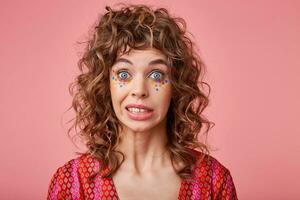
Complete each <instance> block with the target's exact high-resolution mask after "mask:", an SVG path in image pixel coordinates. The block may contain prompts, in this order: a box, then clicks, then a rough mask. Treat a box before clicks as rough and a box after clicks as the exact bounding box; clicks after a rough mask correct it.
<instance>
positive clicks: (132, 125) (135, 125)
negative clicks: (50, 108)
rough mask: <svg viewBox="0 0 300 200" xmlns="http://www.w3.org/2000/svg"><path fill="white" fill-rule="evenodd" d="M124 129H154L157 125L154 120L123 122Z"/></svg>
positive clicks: (135, 130) (142, 130)
mask: <svg viewBox="0 0 300 200" xmlns="http://www.w3.org/2000/svg"><path fill="white" fill-rule="evenodd" d="M123 126H124V128H125V129H128V130H130V131H132V132H146V131H150V130H151V129H154V128H155V127H157V126H158V124H157V123H155V122H149V121H148V122H134V121H133V122H127V123H123Z"/></svg>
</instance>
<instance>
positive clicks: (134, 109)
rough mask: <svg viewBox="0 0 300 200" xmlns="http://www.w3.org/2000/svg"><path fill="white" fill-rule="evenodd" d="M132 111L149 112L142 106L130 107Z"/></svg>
mask: <svg viewBox="0 0 300 200" xmlns="http://www.w3.org/2000/svg"><path fill="white" fill-rule="evenodd" d="M128 110H129V111H130V112H147V110H145V109H142V108H128Z"/></svg>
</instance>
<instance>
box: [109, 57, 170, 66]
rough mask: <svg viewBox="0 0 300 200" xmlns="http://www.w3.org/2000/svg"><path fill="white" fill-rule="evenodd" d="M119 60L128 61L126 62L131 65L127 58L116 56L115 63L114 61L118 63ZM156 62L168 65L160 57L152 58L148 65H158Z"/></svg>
mask: <svg viewBox="0 0 300 200" xmlns="http://www.w3.org/2000/svg"><path fill="white" fill-rule="evenodd" d="M119 62H124V63H128V64H131V65H133V63H132V62H131V61H130V60H127V59H125V58H118V59H117V60H116V62H115V64H116V63H119ZM158 64H162V65H166V66H168V63H167V62H166V61H165V60H163V59H160V58H159V59H155V60H152V61H151V62H149V65H158Z"/></svg>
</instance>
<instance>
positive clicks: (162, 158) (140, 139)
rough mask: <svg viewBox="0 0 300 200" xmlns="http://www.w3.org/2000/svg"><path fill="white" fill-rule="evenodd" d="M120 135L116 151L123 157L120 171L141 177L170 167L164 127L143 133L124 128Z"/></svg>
mask: <svg viewBox="0 0 300 200" xmlns="http://www.w3.org/2000/svg"><path fill="white" fill-rule="evenodd" d="M120 134H121V140H120V144H119V145H118V148H117V150H119V151H121V152H122V153H123V154H124V155H125V161H124V162H123V164H122V165H121V167H120V170H125V171H127V172H128V173H132V174H135V175H142V174H144V173H148V172H153V171H156V170H159V169H161V168H162V167H169V166H170V157H169V152H168V151H167V148H166V143H167V131H166V128H165V125H163V126H161V127H159V126H158V127H156V128H154V129H151V130H147V131H145V132H134V131H132V130H131V129H125V128H124V130H123V131H122V132H121V133H120Z"/></svg>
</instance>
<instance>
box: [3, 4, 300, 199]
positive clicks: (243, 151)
mask: <svg viewBox="0 0 300 200" xmlns="http://www.w3.org/2000/svg"><path fill="white" fill-rule="evenodd" d="M115 2H118V1H97V0H89V1H86V0H77V1H38V0H36V1H34V0H27V1H21V0H20V1H16V0H14V1H6V2H4V1H1V5H0V20H1V26H0V29H1V32H0V33H1V37H0V40H1V41H0V45H1V48H0V51H1V52H0V56H1V59H0V66H1V73H0V89H1V98H0V113H1V116H0V118H1V119H0V121H1V122H0V123H1V140H0V153H1V155H0V156H1V164H0V177H1V178H0V198H1V199H45V197H46V193H47V189H48V184H49V182H50V178H51V176H52V175H53V173H54V171H55V170H56V169H57V168H58V167H59V166H61V165H63V164H64V163H65V162H67V161H68V160H70V159H71V158H74V157H75V154H74V151H76V150H78V149H76V148H75V147H74V146H73V144H72V143H71V142H70V140H69V139H68V137H67V134H66V131H67V127H68V126H67V125H65V122H66V121H67V120H68V119H70V117H71V116H72V112H67V113H64V112H65V111H66V110H67V108H68V106H69V105H70V103H71V97H70V96H69V94H68V89H67V87H68V84H69V83H70V82H71V81H72V80H73V78H74V77H75V74H76V73H77V71H78V70H77V66H76V63H77V60H78V52H80V50H81V49H82V48H81V47H80V46H78V45H77V44H76V42H77V41H83V40H84V39H85V36H86V34H87V32H88V28H89V27H90V26H91V25H92V24H93V22H94V21H95V19H96V17H97V16H98V14H99V13H101V12H102V11H103V10H104V5H113V4H114V3H115ZM131 2H132V3H136V2H139V3H150V4H153V5H156V6H163V7H167V8H169V10H170V11H171V13H173V14H174V15H176V16H181V17H183V18H184V19H186V21H187V24H188V29H189V30H190V32H191V33H193V35H194V36H195V41H196V43H197V45H198V47H199V49H200V51H201V55H202V56H203V58H204V60H205V62H206V64H207V66H208V74H207V81H208V82H209V83H210V85H211V87H212V95H211V104H210V106H209V107H208V109H207V111H206V113H207V116H208V118H209V119H210V120H212V121H214V122H215V123H216V126H215V127H214V128H213V129H212V131H211V132H210V137H209V142H210V144H211V145H212V146H213V147H214V148H216V149H218V150H217V151H214V152H212V155H213V156H214V157H216V158H217V159H218V160H219V161H220V162H221V163H222V164H223V165H225V166H226V167H227V168H229V169H230V171H231V174H232V176H233V179H234V182H235V185H236V189H237V192H238V196H239V198H240V199H244V200H248V199H249V200H250V199H256V200H260V199H261V200H265V199H272V200H274V199H288V200H290V199H297V197H298V199H299V197H300V190H299V188H300V183H299V177H300V172H299V169H300V160H299V152H300V144H299V143H300V142H299V141H300V136H299V135H300V128H299V127H300V126H299V122H298V120H299V115H300V105H299V104H300V101H299V97H300V94H299V91H300V89H299V86H300V81H299V74H300V59H299V52H300V37H299V35H300V12H299V10H300V3H299V1H296V0H295V1H292V0H289V1H279V0H278V1H276V0H274V1H271V0H270V1H267V0H263V1H261V0H255V1H250V0H249V1H238V0H232V1H210V2H209V1H204V0H203V1H196V0H194V1H174V0H164V1H131ZM81 149H82V148H81Z"/></svg>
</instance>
